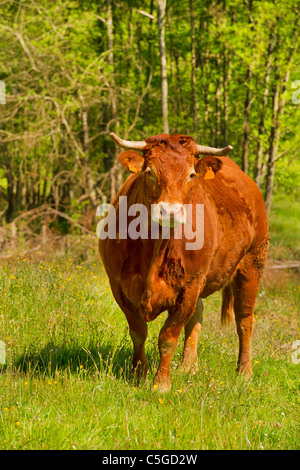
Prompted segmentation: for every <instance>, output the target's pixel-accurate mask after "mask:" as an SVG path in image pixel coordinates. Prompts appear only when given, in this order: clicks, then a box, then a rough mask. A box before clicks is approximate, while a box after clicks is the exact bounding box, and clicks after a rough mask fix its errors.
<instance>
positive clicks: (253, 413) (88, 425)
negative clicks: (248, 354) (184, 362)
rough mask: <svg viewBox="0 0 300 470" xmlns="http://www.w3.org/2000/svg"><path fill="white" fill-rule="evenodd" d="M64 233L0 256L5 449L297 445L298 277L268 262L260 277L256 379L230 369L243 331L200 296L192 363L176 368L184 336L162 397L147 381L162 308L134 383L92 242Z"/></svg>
mask: <svg viewBox="0 0 300 470" xmlns="http://www.w3.org/2000/svg"><path fill="white" fill-rule="evenodd" d="M277 235H278V234H277ZM277 235H276V236H277ZM65 240H66V238H65V239H64V241H61V242H57V244H56V245H55V244H53V245H50V244H49V246H47V247H46V246H45V247H42V248H41V249H40V251H34V252H32V253H22V251H20V252H18V253H17V254H16V255H14V256H11V257H10V258H8V259H6V260H2V261H1V264H0V340H1V341H3V342H4V343H5V352H6V364H3V365H0V368H1V369H0V371H1V372H0V449H2V450H3V449H34V450H46V449H60V450H69V449H105V450H108V449H109V450H111V449H116V450H118V449H120V450H121V449H122V450H137V449H139V450H142V449H147V450H152V449H153V450H154V449H156V450H159V449H162V450H175V449H177V450H182V449H186V450H195V449H197V450H198V449H200V450H202V449H203V450H205V449H236V450H239V449H249V450H269V449H275V450H280V449H286V450H290V449H299V447H300V439H299V435H300V433H299V388H300V387H299V385H300V384H299V367H300V365H299V364H298V363H297V362H299V361H298V358H299V356H300V355H299V354H298V356H297V351H295V350H293V349H292V344H293V342H294V341H296V340H299V339H300V337H299V311H298V307H299V303H300V302H299V300H300V291H299V282H298V279H297V277H296V276H290V275H285V276H284V275H283V274H281V273H280V274H279V275H277V276H274V275H273V274H272V273H271V274H270V272H271V271H270V270H269V271H267V274H266V276H265V277H264V279H263V280H262V282H261V286H260V291H259V295H258V298H257V303H256V308H255V320H256V322H255V330H254V335H253V340H252V361H253V372H254V374H253V377H252V379H251V380H246V379H244V378H242V377H238V376H236V373H235V366H236V360H237V348H238V338H237V334H236V331H235V326H234V325H232V326H230V327H226V328H221V325H220V306H221V298H220V294H219V293H216V294H214V295H212V296H211V297H209V298H208V299H205V301H204V322H203V329H202V334H201V339H200V342H199V348H198V354H199V370H198V371H197V372H194V373H191V374H187V373H181V372H179V371H178V364H179V363H180V360H181V354H182V345H183V338H181V339H180V342H179V344H178V348H177V350H176V352H175V354H174V357H173V362H172V390H171V391H170V392H169V393H166V394H163V395H162V394H159V393H157V392H155V391H153V390H152V384H153V378H154V374H155V372H156V368H157V366H158V348H157V337H158V333H159V330H160V328H161V327H162V325H163V322H164V317H165V314H162V315H161V316H160V317H159V318H158V319H157V320H156V321H154V322H152V323H150V325H149V336H148V340H147V356H148V361H149V365H150V372H149V377H148V380H147V381H146V382H144V383H140V384H139V383H136V382H135V380H134V379H133V378H132V377H131V374H130V365H131V357H132V347H131V340H130V337H129V334H128V327H127V323H126V320H125V317H124V315H123V313H122V312H121V311H120V309H119V307H118V306H117V304H116V302H115V301H114V299H113V297H112V294H111V291H110V288H109V284H108V281H107V278H106V275H105V272H104V270H103V267H102V266H101V263H100V260H99V257H98V254H97V248H96V244H95V240H94V239H93V238H92V237H83V236H82V237H76V236H68V237H67V243H66V242H65ZM276 247H277V248H276ZM275 248H276V249H277V251H278V245H275ZM293 358H294V359H293Z"/></svg>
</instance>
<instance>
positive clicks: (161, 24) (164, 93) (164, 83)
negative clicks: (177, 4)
mask: <svg viewBox="0 0 300 470" xmlns="http://www.w3.org/2000/svg"><path fill="white" fill-rule="evenodd" d="M166 4H167V0H157V7H158V9H157V11H158V18H157V19H158V33H159V52H160V73H161V109H162V120H163V131H164V132H165V133H166V134H169V120H168V75H167V58H166V45H165V16H166Z"/></svg>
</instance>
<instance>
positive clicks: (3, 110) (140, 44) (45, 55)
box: [0, 0, 300, 221]
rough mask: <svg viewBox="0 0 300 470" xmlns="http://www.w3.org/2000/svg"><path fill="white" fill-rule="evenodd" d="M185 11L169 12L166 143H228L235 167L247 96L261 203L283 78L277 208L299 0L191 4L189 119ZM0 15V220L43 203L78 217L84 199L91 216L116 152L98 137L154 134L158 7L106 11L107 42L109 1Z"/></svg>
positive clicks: (4, 4)
mask: <svg viewBox="0 0 300 470" xmlns="http://www.w3.org/2000/svg"><path fill="white" fill-rule="evenodd" d="M190 5H191V3H190V2H189V1H179V0H176V1H172V2H167V12H166V18H165V30H166V49H167V57H166V59H167V65H168V85H169V126H170V132H172V133H187V134H191V135H193V136H195V138H196V139H197V141H199V142H200V143H203V144H206V145H211V146H223V145H227V144H232V145H233V146H234V152H233V154H232V158H233V159H234V160H235V161H236V162H237V163H238V164H240V165H241V164H242V146H241V143H242V139H243V129H244V124H245V97H246V93H247V90H250V105H249V106H250V108H249V109H250V111H249V135H248V144H249V156H248V159H249V174H250V176H251V177H253V178H255V175H256V163H257V152H258V146H259V144H260V143H261V144H262V148H263V156H264V157H263V161H262V168H261V169H262V174H263V180H264V182H263V184H262V188H261V189H262V192H264V185H265V178H266V174H267V171H268V165H267V158H268V152H269V149H270V145H271V142H272V135H273V134H272V131H273V127H274V125H275V124H276V125H277V123H276V119H275V118H276V116H274V113H273V108H274V106H273V105H274V96H275V95H274V93H275V88H276V84H277V83H279V82H280V81H281V80H282V79H283V77H284V76H285V74H286V71H287V70H288V71H289V72H290V75H289V81H288V83H287V84H286V88H287V91H284V90H283V89H281V90H280V96H279V97H278V98H279V99H280V98H281V97H282V96H283V94H284V93H286V104H285V109H284V112H283V116H282V118H281V119H280V123H279V125H280V130H281V134H280V140H279V146H278V151H277V154H278V157H280V158H279V160H278V162H277V163H276V172H275V191H276V193H278V192H281V191H285V195H286V197H288V196H287V191H286V190H285V189H284V188H286V187H288V186H289V184H290V183H291V180H292V182H293V183H295V179H294V176H295V174H296V173H298V174H299V133H297V128H298V127H297V126H298V123H299V119H300V106H299V104H298V105H297V104H294V103H293V102H292V93H293V92H295V90H294V89H293V88H292V84H293V83H294V82H295V81H296V80H297V79H299V66H298V65H297V64H299V28H298V27H297V17H298V16H299V4H298V2H297V1H293V0H291V1H289V2H286V1H284V0H279V1H277V2H276V3H274V2H271V1H267V0H264V1H258V0H253V1H251V2H250V1H249V2H243V1H241V0H227V1H226V2H209V1H200V0H193V9H194V18H195V25H194V26H195V35H194V36H195V38H194V41H195V54H196V64H195V67H196V68H195V92H196V100H197V110H195V109H194V107H193V95H192V85H191V75H192V52H191V47H192V37H191V13H190ZM1 10H2V19H1V23H0V31H1V38H0V46H1V47H0V79H2V80H4V82H5V85H6V104H5V105H0V122H1V131H0V137H1V143H0V146H1V152H0V188H1V191H0V208H1V211H2V212H1V213H3V216H4V215H5V217H6V220H7V221H9V220H11V219H12V218H14V217H15V216H16V215H17V214H18V213H20V212H22V211H26V210H28V209H32V208H34V207H36V206H38V205H41V204H49V205H52V206H55V207H58V208H59V209H60V210H62V211H66V212H68V211H71V209H72V207H77V208H78V214H76V216H77V217H80V215H81V214H80V207H81V200H82V199H87V200H88V201H89V202H90V204H91V205H92V206H93V205H95V200H93V197H92V195H91V188H92V189H93V191H94V192H95V196H96V198H97V201H99V203H100V202H101V201H102V200H104V199H106V200H109V199H110V196H111V194H110V178H109V171H110V169H111V167H112V165H113V162H114V159H115V146H114V143H112V142H111V139H110V138H109V132H110V131H117V132H118V133H119V134H120V135H122V136H123V137H125V138H130V139H141V138H145V137H147V136H149V135H153V134H159V133H161V132H162V118H161V89H160V87H161V76H160V58H159V44H158V31H157V22H156V18H157V6H156V2H153V1H150V0H140V1H139V2H124V1H121V2H112V18H111V20H112V29H111V31H109V20H110V19H109V9H108V2H107V1H106V0H101V1H98V2H95V1H92V0H85V1H83V0H68V1H62V0H59V1H56V2H50V1H49V0H43V1H41V2H38V3H36V2H33V1H29V2H18V3H16V2H14V1H13V0H11V1H4V0H3V1H1ZM272 38H273V39H274V47H273V50H272V52H271V53H270V52H269V48H270V43H271V42H272ZM1 44H2V45H1ZM269 62H270V64H269ZM268 64H269V65H268ZM268 66H270V75H269V77H268V79H267V78H266V77H267V70H268ZM248 70H250V72H251V73H250V76H248V78H247V71H248ZM266 90H267V91H266ZM266 93H267V98H266V103H265V106H263V105H262V102H263V99H264V98H263V97H264V95H265V94H266ZM113 103H115V105H114V106H115V108H116V109H115V110H113V107H114V106H113ZM195 113H197V122H198V124H197V128H194V114H195ZM262 117H263V120H264V125H263V132H262V133H259V125H260V122H261V119H262ZM85 119H86V120H85ZM274 123H275V124H274ZM282 154H284V158H282V157H281V155H282ZM89 175H90V176H89ZM88 178H90V180H88ZM297 184H298V183H297ZM292 188H295V184H292ZM72 216H73V215H72Z"/></svg>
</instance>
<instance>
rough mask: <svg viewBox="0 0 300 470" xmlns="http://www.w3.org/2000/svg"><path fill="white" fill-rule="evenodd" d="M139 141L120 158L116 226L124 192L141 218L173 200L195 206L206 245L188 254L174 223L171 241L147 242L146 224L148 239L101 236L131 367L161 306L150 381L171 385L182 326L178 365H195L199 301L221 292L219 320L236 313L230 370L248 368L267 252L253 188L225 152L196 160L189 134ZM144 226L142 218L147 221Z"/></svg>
mask: <svg viewBox="0 0 300 470" xmlns="http://www.w3.org/2000/svg"><path fill="white" fill-rule="evenodd" d="M146 143H147V146H146V147H145V149H144V150H143V155H140V154H138V153H137V152H133V151H127V152H123V153H122V154H121V155H120V161H121V162H122V163H123V165H124V166H125V167H126V168H127V169H129V170H130V171H132V172H133V174H131V175H130V176H129V177H128V178H127V180H126V181H125V183H124V185H123V186H122V188H121V189H120V191H119V193H118V194H117V196H116V198H115V199H114V201H113V202H112V204H113V206H114V207H115V208H116V209H117V224H118V215H119V212H118V205H119V197H120V196H127V204H128V207H130V206H131V205H132V204H136V203H141V204H144V205H145V206H146V207H147V208H148V210H149V214H151V210H150V209H151V204H162V205H163V204H165V207H166V208H168V204H173V203H176V204H178V207H181V205H185V204H192V205H193V208H195V207H196V205H197V204H203V205H204V244H203V246H202V247H201V249H198V250H187V249H186V242H187V240H186V239H185V238H184V237H183V238H182V239H181V240H176V239H174V236H173V231H172V229H171V230H170V235H171V236H170V239H162V238H161V236H160V238H159V239H151V238H150V228H149V238H148V239H140V238H139V239H137V240H132V239H130V238H127V239H118V237H117V239H105V240H100V242H99V248H100V254H101V257H102V260H103V263H104V266H105V269H106V271H107V274H108V277H109V280H110V285H111V288H112V292H113V294H114V296H115V299H116V301H117V302H118V304H119V305H120V307H121V309H122V310H123V311H124V313H125V315H126V317H127V320H128V324H129V330H130V335H131V338H132V340H133V346H134V356H133V367H134V369H135V370H136V371H137V372H141V373H144V374H146V372H147V370H148V367H147V361H146V357H145V348H144V346H145V340H146V337H147V322H148V321H151V320H153V319H155V318H156V317H157V316H158V315H159V314H160V313H161V312H163V311H165V310H167V311H168V312H169V316H168V318H167V320H166V323H165V325H164V326H163V328H162V330H161V332H160V336H159V349H160V365H159V368H158V371H157V374H156V377H155V387H158V388H159V389H160V390H169V388H170V361H171V357H172V354H173V352H174V350H175V347H176V344H177V341H178V336H179V334H180V332H181V330H182V329H183V328H185V346H184V354H183V363H182V367H183V368H184V369H185V370H187V369H190V368H191V367H196V365H197V339H198V334H199V330H200V323H201V317H202V302H201V300H200V299H201V298H205V297H207V296H208V295H210V294H212V293H213V292H215V291H217V290H220V289H222V290H223V305H222V322H223V323H225V322H226V321H228V320H231V319H232V318H233V313H234V316H235V320H236V325H237V332H238V335H239V342H240V350H239V358H238V370H239V371H240V372H242V373H247V374H250V373H251V361H250V352H249V347H250V337H251V333H252V324H253V310H254V303H255V299H256V295H257V290H258V283H259V278H260V276H261V274H262V270H263V267H264V263H265V258H266V253H267V249H268V226H267V217H266V211H265V207H264V201H263V198H262V196H261V194H260V191H259V189H258V187H257V186H256V184H255V183H254V182H253V181H252V180H251V178H249V177H248V176H247V175H246V174H245V173H243V172H242V171H241V169H240V168H239V167H238V165H237V164H236V163H234V162H233V161H232V160H231V159H230V158H228V157H226V156H224V157H203V158H197V152H196V144H195V142H194V140H193V139H192V137H189V136H183V135H172V136H169V135H166V134H162V135H160V136H154V137H150V138H148V139H146ZM162 207H163V206H162ZM193 214H194V212H193ZM193 216H194V215H193ZM130 220H131V219H130V217H129V218H128V223H129V222H130ZM150 222H151V219H150V215H149V227H150ZM194 222H195V221H194V219H193V227H194V226H195V223H194ZM117 226H118V225H117ZM117 232H118V230H117Z"/></svg>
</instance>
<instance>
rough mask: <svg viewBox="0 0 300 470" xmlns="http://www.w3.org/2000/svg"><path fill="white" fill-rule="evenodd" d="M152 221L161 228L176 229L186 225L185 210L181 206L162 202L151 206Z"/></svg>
mask: <svg viewBox="0 0 300 470" xmlns="http://www.w3.org/2000/svg"><path fill="white" fill-rule="evenodd" d="M152 219H153V220H154V221H155V222H158V223H159V224H160V225H161V226H162V227H176V226H177V225H182V224H185V223H186V209H185V207H184V205H183V204H180V203H177V202H176V203H170V202H163V201H162V202H159V203H158V204H155V205H154V206H153V208H152Z"/></svg>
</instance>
